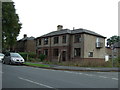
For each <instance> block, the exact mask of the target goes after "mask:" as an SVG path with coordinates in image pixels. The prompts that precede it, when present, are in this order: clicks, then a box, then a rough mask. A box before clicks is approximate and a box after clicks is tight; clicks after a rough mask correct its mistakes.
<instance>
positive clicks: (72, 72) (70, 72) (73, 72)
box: [64, 71, 75, 73]
mask: <svg viewBox="0 0 120 90" xmlns="http://www.w3.org/2000/svg"><path fill="white" fill-rule="evenodd" d="M64 72H67V73H75V72H70V71H64Z"/></svg>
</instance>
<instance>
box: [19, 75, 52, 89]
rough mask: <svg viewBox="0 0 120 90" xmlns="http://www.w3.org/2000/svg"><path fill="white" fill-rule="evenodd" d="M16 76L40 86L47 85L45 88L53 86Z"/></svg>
mask: <svg viewBox="0 0 120 90" xmlns="http://www.w3.org/2000/svg"><path fill="white" fill-rule="evenodd" d="M18 78H19V79H21V80H24V81H28V82H31V83H34V84H37V85H40V86H44V87H47V88H54V87H51V86H48V85H45V84H42V83H38V82H34V81H32V80H29V79H25V78H22V77H18Z"/></svg>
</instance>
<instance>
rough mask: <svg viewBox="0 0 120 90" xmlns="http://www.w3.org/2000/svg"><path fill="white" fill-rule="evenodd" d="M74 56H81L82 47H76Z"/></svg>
mask: <svg viewBox="0 0 120 90" xmlns="http://www.w3.org/2000/svg"><path fill="white" fill-rule="evenodd" d="M74 56H81V49H80V48H74Z"/></svg>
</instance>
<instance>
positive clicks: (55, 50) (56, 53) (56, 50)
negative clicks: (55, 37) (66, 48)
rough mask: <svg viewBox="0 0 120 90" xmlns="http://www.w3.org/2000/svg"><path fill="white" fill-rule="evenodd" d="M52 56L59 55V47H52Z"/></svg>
mask: <svg viewBox="0 0 120 90" xmlns="http://www.w3.org/2000/svg"><path fill="white" fill-rule="evenodd" d="M53 56H55V57H57V56H59V49H58V48H55V49H53Z"/></svg>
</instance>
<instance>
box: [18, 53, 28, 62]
mask: <svg viewBox="0 0 120 90" xmlns="http://www.w3.org/2000/svg"><path fill="white" fill-rule="evenodd" d="M19 54H20V55H21V56H22V57H23V58H24V59H25V61H26V60H27V53H26V52H20V53H19Z"/></svg>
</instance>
